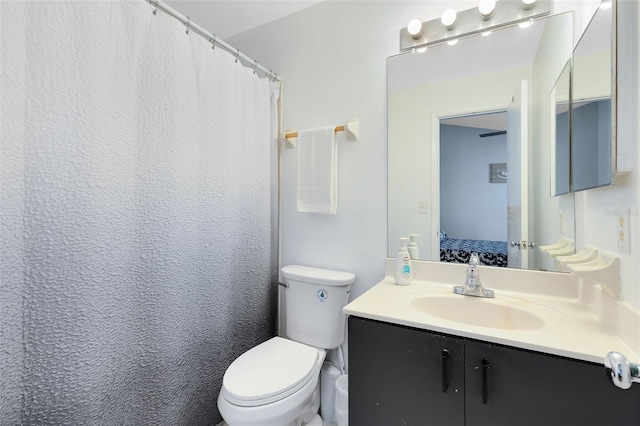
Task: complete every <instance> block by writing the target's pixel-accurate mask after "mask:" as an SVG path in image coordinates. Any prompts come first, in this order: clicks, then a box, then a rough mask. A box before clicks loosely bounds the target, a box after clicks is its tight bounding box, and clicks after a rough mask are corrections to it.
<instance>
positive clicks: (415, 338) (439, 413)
mask: <svg viewBox="0 0 640 426" xmlns="http://www.w3.org/2000/svg"><path fill="white" fill-rule="evenodd" d="M443 355H444V358H443ZM349 425H350V426H396V425H397V426H429V425H434V426H443V425H446V426H457V425H460V426H462V425H464V342H463V341H462V340H460V339H455V338H450V337H445V336H441V335H437V334H432V333H429V332H426V331H423V330H416V329H412V328H408V327H402V326H397V325H391V324H387V323H381V322H377V321H371V320H365V319H361V318H356V317H349Z"/></svg>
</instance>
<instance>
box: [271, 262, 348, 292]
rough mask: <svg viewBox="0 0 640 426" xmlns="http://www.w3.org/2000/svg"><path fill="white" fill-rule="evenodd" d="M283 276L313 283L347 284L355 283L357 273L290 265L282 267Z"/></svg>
mask: <svg viewBox="0 0 640 426" xmlns="http://www.w3.org/2000/svg"><path fill="white" fill-rule="evenodd" d="M282 276H283V277H284V278H288V279H291V280H297V281H304V282H308V283H312V284H320V285H329V286H336V287H337V286H345V285H349V284H351V283H353V281H354V280H355V279H356V275H355V274H353V273H351V272H341V271H332V270H330V269H321V268H312V267H310V266H300V265H289V266H285V267H284V268H282Z"/></svg>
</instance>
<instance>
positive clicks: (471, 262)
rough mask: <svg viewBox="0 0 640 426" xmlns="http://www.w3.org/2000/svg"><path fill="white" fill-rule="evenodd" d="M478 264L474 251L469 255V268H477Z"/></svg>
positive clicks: (478, 258)
mask: <svg viewBox="0 0 640 426" xmlns="http://www.w3.org/2000/svg"><path fill="white" fill-rule="evenodd" d="M479 264H480V256H478V253H476V252H475V251H474V252H473V253H471V257H470V258H469V265H470V266H478V265H479Z"/></svg>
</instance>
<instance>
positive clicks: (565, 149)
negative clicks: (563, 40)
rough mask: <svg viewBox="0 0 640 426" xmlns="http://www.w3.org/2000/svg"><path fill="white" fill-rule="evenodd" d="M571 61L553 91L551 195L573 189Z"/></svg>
mask: <svg viewBox="0 0 640 426" xmlns="http://www.w3.org/2000/svg"><path fill="white" fill-rule="evenodd" d="M570 74H571V61H567V63H566V64H565V66H564V68H563V69H562V72H561V73H560V76H559V77H558V80H557V81H556V84H555V85H554V86H553V90H552V92H551V99H552V100H553V103H554V105H553V108H554V111H555V116H554V117H553V118H552V120H551V121H552V122H551V126H552V131H551V137H552V139H551V164H552V165H553V167H552V169H551V195H562V194H566V193H568V192H569V191H570V190H571V186H570V185H571V182H570V179H569V178H570V170H571V158H570V155H571V150H570V147H569V144H570V129H569V125H570V120H569V115H570V112H569V107H570V105H569V97H570V95H571V93H570V91H571V75H570Z"/></svg>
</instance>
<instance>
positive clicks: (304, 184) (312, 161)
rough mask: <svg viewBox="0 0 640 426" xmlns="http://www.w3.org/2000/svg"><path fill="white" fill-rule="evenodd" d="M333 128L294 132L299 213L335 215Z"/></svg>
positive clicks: (335, 159)
mask: <svg viewBox="0 0 640 426" xmlns="http://www.w3.org/2000/svg"><path fill="white" fill-rule="evenodd" d="M334 130H335V128H334V127H322V128H318V129H311V130H303V131H300V132H298V146H297V149H296V151H297V152H298V191H297V206H298V211H299V212H306V213H325V214H335V213H336V210H337V208H338V150H337V149H336V141H335V136H334Z"/></svg>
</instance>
